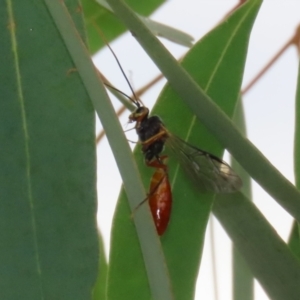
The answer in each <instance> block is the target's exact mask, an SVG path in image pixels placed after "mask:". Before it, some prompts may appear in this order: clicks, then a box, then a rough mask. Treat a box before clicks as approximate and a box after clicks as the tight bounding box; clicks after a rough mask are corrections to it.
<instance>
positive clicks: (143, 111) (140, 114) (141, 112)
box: [129, 106, 149, 122]
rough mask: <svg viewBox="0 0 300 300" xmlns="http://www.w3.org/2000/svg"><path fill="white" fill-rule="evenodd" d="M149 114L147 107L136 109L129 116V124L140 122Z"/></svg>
mask: <svg viewBox="0 0 300 300" xmlns="http://www.w3.org/2000/svg"><path fill="white" fill-rule="evenodd" d="M148 114H149V109H148V108H147V107H144V106H141V107H138V108H137V109H136V110H135V111H134V112H133V113H132V114H131V115H130V116H129V121H130V122H136V121H141V120H143V119H144V118H147V117H148Z"/></svg>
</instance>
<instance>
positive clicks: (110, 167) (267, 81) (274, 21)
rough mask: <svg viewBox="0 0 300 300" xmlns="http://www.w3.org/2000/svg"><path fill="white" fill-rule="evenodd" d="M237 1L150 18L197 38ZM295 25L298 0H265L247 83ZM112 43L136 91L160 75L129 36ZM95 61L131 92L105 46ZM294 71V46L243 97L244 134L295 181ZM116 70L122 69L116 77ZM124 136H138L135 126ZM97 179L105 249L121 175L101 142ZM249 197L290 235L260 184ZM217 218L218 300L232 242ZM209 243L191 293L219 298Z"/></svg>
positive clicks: (220, 0) (227, 288) (204, 3)
mask: <svg viewBox="0 0 300 300" xmlns="http://www.w3.org/2000/svg"><path fill="white" fill-rule="evenodd" d="M237 2H238V1H237V0H185V1H182V0H181V1H180V0H172V1H167V2H166V4H165V5H164V6H162V7H161V8H160V9H159V10H158V11H157V12H156V13H155V14H154V15H153V16H152V19H154V20H156V21H159V22H161V23H165V24H167V25H169V26H173V27H176V28H178V29H181V30H183V31H185V32H187V33H189V34H191V35H192V36H193V37H194V38H195V40H197V39H199V38H200V37H202V36H203V35H204V34H205V33H207V32H208V31H209V30H210V29H211V28H213V27H214V25H216V24H217V23H218V22H219V21H220V20H221V19H222V18H223V16H224V15H225V14H226V13H227V12H228V11H229V10H231V8H232V7H233V6H235V5H236V3H237ZM299 23H300V1H299V0H285V1H282V0H265V1H264V3H263V5H262V7H261V10H260V12H259V15H258V18H257V20H256V23H255V25H254V29H253V31H252V35H251V40H250V47H249V52H248V57H247V64H246V71H245V75H244V86H245V85H246V84H247V83H248V82H249V81H250V80H251V79H252V78H253V76H255V75H256V74H257V72H259V70H260V69H261V68H262V67H263V66H264V65H265V64H266V63H267V62H268V61H269V60H270V58H271V57H272V56H273V55H274V54H275V53H276V52H277V51H278V50H279V49H280V48H281V47H282V46H283V45H284V43H285V42H286V41H287V40H288V39H289V38H290V37H291V36H292V35H293V34H294V32H295V29H296V27H297V26H298V24H299ZM99 38H100V37H99ZM164 44H165V45H166V46H167V47H168V49H169V50H170V51H171V52H172V54H173V55H174V56H175V57H180V56H181V54H183V53H184V52H185V51H186V48H184V47H181V46H178V45H174V44H173V43H170V42H165V41H164ZM111 46H112V47H113V49H114V51H115V52H116V54H117V56H118V58H119V60H120V61H121V64H122V66H123V68H124V70H125V72H126V73H127V74H128V75H129V76H130V78H131V79H130V80H131V81H132V82H133V84H134V88H135V89H138V88H139V87H141V86H143V85H144V84H145V83H147V82H148V81H149V80H151V79H152V78H153V77H155V76H156V75H157V74H158V73H159V71H158V70H157V68H156V66H154V65H153V63H152V62H151V60H150V59H149V58H147V56H146V54H145V53H144V51H143V49H141V47H140V46H139V45H138V44H137V42H136V41H135V39H134V38H133V37H132V36H131V35H130V34H124V35H123V36H122V37H121V38H120V39H118V40H117V41H115V42H113V43H112V44H111ZM94 61H95V64H96V66H98V67H99V69H101V72H103V73H104V74H105V75H106V77H107V78H108V79H109V80H110V81H111V82H112V83H113V84H114V85H115V86H117V87H118V88H119V89H121V90H122V91H125V92H127V93H128V94H130V92H128V87H127V85H126V83H125V80H124V78H123V77H122V75H121V72H119V71H118V70H117V66H116V63H115V61H114V59H113V57H112V55H111V53H110V52H108V51H106V50H103V51H101V53H99V54H98V55H96V56H95V58H94ZM297 69H298V54H297V50H296V48H295V47H292V48H289V50H288V51H286V52H285V54H284V55H283V56H282V57H281V58H280V59H279V61H278V62H277V63H276V64H275V65H273V67H272V68H271V70H270V71H269V72H268V73H267V74H266V75H265V76H264V77H263V78H262V79H261V80H260V81H259V83H258V84H256V85H255V86H254V87H253V88H252V89H251V90H250V91H249V92H248V93H247V94H246V95H245V97H244V104H245V111H246V121H247V130H248V137H249V139H250V140H251V141H252V142H253V143H254V144H255V145H256V147H258V148H259V150H260V151H262V152H263V154H264V155H265V156H266V157H267V158H268V159H269V160H270V161H271V162H272V163H273V164H274V165H275V166H276V167H277V168H278V169H279V170H280V171H281V172H282V173H283V174H284V175H285V176H286V177H287V178H288V179H289V180H291V181H292V182H293V180H294V179H293V178H294V176H293V134H294V98H295V91H296V80H297ZM116 74H119V77H118V78H116ZM162 86H163V82H160V83H159V84H158V85H157V86H156V87H155V88H153V89H152V90H151V91H150V92H148V93H147V94H145V95H144V97H143V101H144V103H145V104H146V105H147V106H148V107H151V106H152V104H153V102H154V101H155V99H156V98H157V96H158V93H159V92H160V90H161V88H162ZM117 106H118V105H117ZM127 119H128V114H125V115H124V116H123V118H122V119H121V124H122V125H125V124H126V122H127ZM100 128H101V125H100V124H97V132H98V130H99V129H100ZM124 129H125V126H124ZM129 139H132V140H136V139H137V138H136V136H135V135H134V133H133V132H132V133H131V135H130V137H129ZM111 179H113V180H111ZM98 182H99V184H98V198H99V205H98V211H99V213H98V222H99V226H100V228H101V232H102V233H103V235H104V239H105V242H106V251H107V252H108V248H109V234H110V227H111V220H112V214H113V212H114V208H115V203H116V200H117V197H118V193H119V187H120V185H121V178H120V175H119V173H118V169H117V167H116V164H115V162H114V158H113V156H112V154H111V152H110V150H109V147H108V144H107V141H106V140H103V141H102V142H101V144H100V145H99V146H98ZM253 196H254V201H255V204H256V205H257V206H258V207H259V209H260V210H261V211H262V212H263V214H264V215H265V216H266V218H267V219H268V220H269V222H270V223H271V224H272V225H273V226H274V227H275V229H276V230H277V232H278V233H279V235H280V236H281V237H282V238H283V239H284V240H287V237H288V234H289V231H290V226H291V218H290V216H289V215H288V214H287V213H286V212H285V211H284V210H283V209H282V208H281V207H280V206H279V205H277V204H276V203H275V202H274V201H273V200H272V199H271V198H270V197H269V196H268V195H267V194H266V193H265V192H264V191H262V189H260V188H259V187H258V186H257V185H255V186H254V188H253ZM214 224H215V226H214V229H215V230H214V232H215V238H214V240H215V245H216V248H217V249H218V245H219V248H221V249H222V253H218V252H217V255H218V256H217V270H218V275H217V276H218V289H219V291H222V293H220V292H219V298H218V300H229V299H231V298H232V297H231V258H230V251H231V248H230V243H229V240H228V238H227V236H226V233H224V231H223V229H222V228H221V227H220V226H219V224H217V221H216V220H214ZM208 230H210V229H208ZM210 245H211V240H210V234H209V232H208V233H207V238H206V243H205V249H204V256H203V258H202V265H201V270H200V274H199V280H198V285H197V294H196V297H195V299H205V300H213V299H216V298H215V295H214V292H213V284H212V265H211V248H210ZM224 245H225V246H224ZM225 250H226V251H225ZM224 256H225V258H224ZM255 295H256V299H257V300H266V299H268V297H267V296H266V295H265V294H264V292H263V291H262V290H261V288H260V287H259V286H258V285H256V289H255Z"/></svg>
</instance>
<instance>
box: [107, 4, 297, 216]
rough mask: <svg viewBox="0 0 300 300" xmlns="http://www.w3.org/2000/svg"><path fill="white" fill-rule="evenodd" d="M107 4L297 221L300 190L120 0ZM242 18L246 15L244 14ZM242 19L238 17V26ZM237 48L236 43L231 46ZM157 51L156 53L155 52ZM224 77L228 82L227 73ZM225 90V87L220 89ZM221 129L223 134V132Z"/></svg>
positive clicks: (195, 109) (224, 142)
mask: <svg viewBox="0 0 300 300" xmlns="http://www.w3.org/2000/svg"><path fill="white" fill-rule="evenodd" d="M108 2H109V4H110V5H111V6H112V7H113V9H114V11H115V12H116V13H117V14H118V16H119V17H120V19H122V20H123V21H124V22H126V24H127V25H128V27H129V28H130V30H131V31H132V33H133V35H134V36H135V37H136V39H137V40H138V41H139V42H140V44H141V45H142V46H143V47H144V49H145V50H146V52H147V53H148V54H149V56H150V57H151V58H152V59H153V61H154V62H155V63H156V65H157V66H158V67H159V69H160V70H161V71H162V73H163V74H164V75H165V77H166V78H167V79H168V81H169V83H170V85H172V87H173V89H174V90H175V91H176V92H177V93H178V95H180V96H181V98H182V99H184V100H185V102H186V104H187V105H188V106H189V108H190V109H191V110H192V111H193V113H194V114H195V116H197V118H198V119H199V120H201V122H203V124H204V125H205V126H206V127H207V128H208V129H209V130H210V131H211V133H213V134H214V135H215V136H216V138H217V139H218V141H219V142H220V143H222V145H223V146H224V147H225V148H226V149H227V150H228V151H229V152H230V153H231V154H232V155H233V156H234V157H235V158H236V159H237V161H238V162H239V163H240V164H241V166H242V167H243V168H244V169H245V170H246V171H247V172H248V173H249V174H250V175H251V177H252V178H253V179H254V180H255V181H257V182H258V183H259V184H260V185H261V186H262V187H263V188H264V189H265V190H266V191H267V192H268V193H269V194H270V195H271V196H272V197H273V198H274V199H275V200H276V201H277V202H278V203H279V204H280V205H281V206H282V207H284V208H285V209H286V210H287V211H288V212H289V214H291V215H292V216H293V217H294V218H295V219H297V220H298V221H300V202H299V198H300V193H299V191H298V190H297V189H296V188H295V186H293V185H292V184H291V182H289V181H288V180H287V179H286V178H285V177H284V176H283V175H282V174H280V172H278V170H277V169H276V168H274V166H273V165H272V164H271V163H270V162H269V161H268V160H267V159H266V158H265V157H264V156H263V155H262V154H261V153H260V151H259V150H258V149H256V148H255V146H254V145H253V144H252V143H251V142H250V141H249V140H247V139H246V138H245V137H244V136H243V135H241V133H240V132H239V130H238V129H237V128H235V127H234V126H233V123H232V121H231V120H230V118H228V116H226V114H225V113H224V112H223V111H222V110H220V109H218V107H217V105H216V104H215V103H214V102H213V101H212V99H211V98H210V97H208V96H207V95H206V94H205V93H204V91H203V90H202V89H201V88H200V87H199V86H198V85H197V84H196V83H195V82H194V81H193V80H192V79H191V77H190V76H189V75H188V74H187V72H185V70H184V69H183V68H181V67H180V66H179V65H178V62H177V61H176V60H175V59H174V57H172V56H170V54H169V53H168V51H167V50H166V49H165V48H164V47H163V46H162V45H161V44H160V43H159V41H158V40H157V39H156V38H155V37H154V36H152V35H151V34H150V32H149V30H147V28H145V27H144V26H142V24H141V23H140V22H139V20H138V19H137V18H136V17H135V15H134V14H133V13H132V12H131V11H130V10H129V9H128V8H127V7H126V5H124V4H122V3H121V2H120V0H109V1H108ZM260 4H261V0H256V1H255V0H252V1H247V2H246V3H245V4H244V5H243V6H241V7H250V8H251V9H249V13H250V12H251V11H252V10H253V9H254V10H255V9H257V7H259V6H260ZM245 18H246V16H245ZM243 21H244V20H241V25H242V24H243ZM235 47H238V45H235ZM157 53H159V55H158V54H157ZM229 75H230V76H228V73H227V77H229V78H228V79H227V80H228V81H229V82H230V77H231V75H232V74H229ZM220 92H222V93H226V90H222V91H220ZM224 132H225V134H224Z"/></svg>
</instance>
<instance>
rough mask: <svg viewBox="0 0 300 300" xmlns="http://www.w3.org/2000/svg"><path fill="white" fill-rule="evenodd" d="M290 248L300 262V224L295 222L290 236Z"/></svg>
mask: <svg viewBox="0 0 300 300" xmlns="http://www.w3.org/2000/svg"><path fill="white" fill-rule="evenodd" d="M288 246H289V247H290V249H291V251H292V252H293V253H294V254H295V256H297V257H298V259H299V260H300V238H299V224H298V223H297V222H296V221H294V222H293V226H292V230H291V233H290V236H289V241H288Z"/></svg>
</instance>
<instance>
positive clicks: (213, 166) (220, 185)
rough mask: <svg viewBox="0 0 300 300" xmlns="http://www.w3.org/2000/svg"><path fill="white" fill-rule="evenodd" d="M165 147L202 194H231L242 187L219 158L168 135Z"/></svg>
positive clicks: (238, 179) (239, 180) (240, 181)
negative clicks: (210, 192)
mask: <svg viewBox="0 0 300 300" xmlns="http://www.w3.org/2000/svg"><path fill="white" fill-rule="evenodd" d="M166 146H168V147H170V148H171V149H172V150H173V152H174V154H175V156H176V158H177V159H178V160H179V162H180V165H181V166H182V167H183V169H184V170H185V172H186V173H187V174H188V175H189V176H190V177H191V179H192V180H193V181H194V183H195V184H196V186H197V187H198V188H199V189H200V190H201V191H203V192H205V191H212V192H215V193H233V192H236V191H238V190H239V189H240V188H241V187H242V180H241V179H240V177H239V176H238V175H236V174H235V172H234V171H233V170H232V169H231V167H230V166H229V165H228V164H227V163H225V162H224V161H222V160H221V159H220V158H218V157H216V156H214V155H213V154H210V153H208V152H205V151H203V150H200V149H198V148H196V147H194V146H192V145H190V144H188V143H186V142H185V141H183V140H182V139H180V138H178V137H176V136H174V135H172V134H169V137H168V139H167V140H166Z"/></svg>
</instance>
